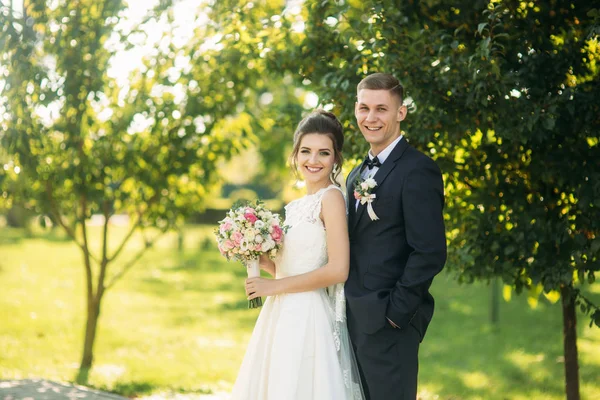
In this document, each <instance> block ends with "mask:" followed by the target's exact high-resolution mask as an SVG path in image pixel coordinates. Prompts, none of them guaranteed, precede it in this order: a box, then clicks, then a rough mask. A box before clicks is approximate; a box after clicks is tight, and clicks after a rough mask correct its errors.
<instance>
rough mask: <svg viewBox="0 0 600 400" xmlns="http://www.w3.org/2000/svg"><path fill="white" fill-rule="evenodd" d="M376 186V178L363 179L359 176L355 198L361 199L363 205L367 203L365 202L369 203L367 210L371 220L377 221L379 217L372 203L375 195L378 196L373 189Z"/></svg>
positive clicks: (355, 184)
mask: <svg viewBox="0 0 600 400" xmlns="http://www.w3.org/2000/svg"><path fill="white" fill-rule="evenodd" d="M376 187H377V182H375V179H373V178H367V179H365V180H362V178H360V176H359V177H358V179H356V182H355V183H354V198H355V199H356V200H358V201H360V204H362V205H365V203H366V204H367V212H368V213H369V217H370V218H371V221H377V220H378V219H379V217H378V216H377V214H375V211H373V205H372V204H371V203H372V202H373V200H375V197H377V196H376V195H375V193H372V192H373V189H375V188H376Z"/></svg>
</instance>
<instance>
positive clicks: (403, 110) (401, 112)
mask: <svg viewBox="0 0 600 400" xmlns="http://www.w3.org/2000/svg"><path fill="white" fill-rule="evenodd" d="M406 114H408V108H407V107H406V106H405V105H401V106H400V107H398V113H397V114H396V122H402V121H404V118H406Z"/></svg>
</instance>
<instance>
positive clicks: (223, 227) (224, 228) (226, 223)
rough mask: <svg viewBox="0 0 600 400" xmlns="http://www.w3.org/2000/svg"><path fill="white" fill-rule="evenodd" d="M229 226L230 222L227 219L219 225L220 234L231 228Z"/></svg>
mask: <svg viewBox="0 0 600 400" xmlns="http://www.w3.org/2000/svg"><path fill="white" fill-rule="evenodd" d="M231 226H232V224H231V222H229V221H227V222H225V223H224V224H223V225H221V229H220V231H221V234H223V233H225V232H227V231H229V230H231Z"/></svg>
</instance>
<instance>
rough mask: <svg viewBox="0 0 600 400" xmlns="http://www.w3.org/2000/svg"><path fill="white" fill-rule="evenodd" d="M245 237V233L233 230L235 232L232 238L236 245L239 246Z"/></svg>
mask: <svg viewBox="0 0 600 400" xmlns="http://www.w3.org/2000/svg"><path fill="white" fill-rule="evenodd" d="M243 238H244V235H242V233H241V232H233V234H232V235H231V240H233V243H234V245H235V246H239V245H240V243H242V239H243Z"/></svg>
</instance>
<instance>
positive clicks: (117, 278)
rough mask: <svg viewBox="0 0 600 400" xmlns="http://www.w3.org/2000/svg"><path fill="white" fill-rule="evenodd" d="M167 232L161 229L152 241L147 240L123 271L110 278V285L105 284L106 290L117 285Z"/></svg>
mask: <svg viewBox="0 0 600 400" xmlns="http://www.w3.org/2000/svg"><path fill="white" fill-rule="evenodd" d="M165 233H167V230H166V229H165V230H163V231H161V232H160V233H159V234H158V235H156V236H155V237H154V238H153V239H152V240H151V241H147V242H145V244H144V247H143V248H142V249H141V250H140V251H138V252H137V253H136V254H135V256H133V258H132V259H131V260H129V262H128V263H127V264H125V266H124V267H123V269H121V271H119V272H118V273H117V274H116V275H115V276H113V277H112V279H111V280H110V282H109V283H108V285H106V286H105V288H106V290H108V289H110V288H111V287H113V286H114V285H115V283H116V282H117V281H118V280H119V279H121V278H122V277H123V275H125V274H126V273H127V271H129V270H130V269H131V267H133V266H134V265H135V263H136V262H137V261H138V260H139V259H140V258H141V257H142V256H143V255H144V253H145V252H146V250H148V249H149V248H150V247H152V246H153V245H154V243H155V242H156V241H157V240H158V238H160V237H161V236H162V235H164V234H165Z"/></svg>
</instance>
